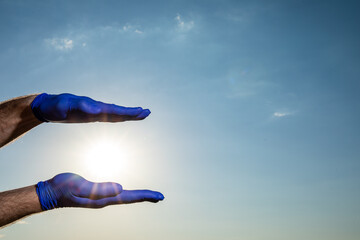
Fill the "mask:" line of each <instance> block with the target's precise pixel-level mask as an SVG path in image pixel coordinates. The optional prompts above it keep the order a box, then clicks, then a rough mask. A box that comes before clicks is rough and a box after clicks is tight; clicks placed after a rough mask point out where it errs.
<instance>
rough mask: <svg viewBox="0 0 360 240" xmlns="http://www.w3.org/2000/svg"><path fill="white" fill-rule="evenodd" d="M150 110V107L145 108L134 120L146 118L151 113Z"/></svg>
mask: <svg viewBox="0 0 360 240" xmlns="http://www.w3.org/2000/svg"><path fill="white" fill-rule="evenodd" d="M150 113H151V112H150V110H149V109H144V110H143V111H142V112H141V113H140V114H139V115H137V116H136V117H135V119H134V120H142V119H145V118H146V117H147V116H149V115H150Z"/></svg>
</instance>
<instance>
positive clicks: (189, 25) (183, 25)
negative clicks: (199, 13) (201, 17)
mask: <svg viewBox="0 0 360 240" xmlns="http://www.w3.org/2000/svg"><path fill="white" fill-rule="evenodd" d="M175 21H176V23H177V29H178V30H179V31H182V32H187V31H190V30H191V29H193V28H194V26H195V23H194V21H184V20H183V19H182V17H181V15H180V14H177V15H176V17H175Z"/></svg>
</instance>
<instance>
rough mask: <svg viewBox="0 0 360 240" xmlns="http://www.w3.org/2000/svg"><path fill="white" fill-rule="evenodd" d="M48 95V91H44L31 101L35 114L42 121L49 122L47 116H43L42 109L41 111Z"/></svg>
mask: <svg viewBox="0 0 360 240" xmlns="http://www.w3.org/2000/svg"><path fill="white" fill-rule="evenodd" d="M47 96H48V95H47V94H46V93H42V94H40V95H38V96H36V98H35V99H34V100H33V101H32V103H31V105H30V106H31V110H32V111H33V114H34V116H35V117H36V118H37V119H39V120H40V121H42V122H49V121H48V120H46V119H45V118H43V117H42V115H41V111H40V104H41V103H42V102H43V101H44V98H46V97H47Z"/></svg>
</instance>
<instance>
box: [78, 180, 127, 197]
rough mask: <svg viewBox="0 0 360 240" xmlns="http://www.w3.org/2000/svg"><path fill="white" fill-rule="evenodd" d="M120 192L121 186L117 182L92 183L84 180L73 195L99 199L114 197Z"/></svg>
mask: <svg viewBox="0 0 360 240" xmlns="http://www.w3.org/2000/svg"><path fill="white" fill-rule="evenodd" d="M121 192H122V186H121V185H120V184H118V183H113V182H105V183H94V182H89V181H86V180H85V181H84V182H83V183H82V184H81V185H80V188H79V191H78V192H77V193H75V195H76V196H78V197H82V198H89V199H101V198H108V197H115V196H117V195H118V194H119V193H121Z"/></svg>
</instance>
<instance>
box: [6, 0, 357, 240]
mask: <svg viewBox="0 0 360 240" xmlns="http://www.w3.org/2000/svg"><path fill="white" fill-rule="evenodd" d="M359 5H360V4H359V3H358V2H357V1H331V0H330V1H305V0H304V1H300V0H299V1H291V0H290V1H280V0H279V1H277V0H275V1H265V0H263V1H242V0H237V1H230V0H228V1H226V0H222V1H215V0H208V1H185V0H183V1H171V0H168V1H136V0H134V1H100V0H88V1H85V0H84V1H80V0H79V1H54V0H47V1H42V0H39V1H25V0H24V1H18V0H11V1H10V0H0V33H1V38H0V84H1V87H0V101H3V100H7V99H10V98H13V97H17V96H23V95H27V94H32V93H42V92H46V93H52V94H58V93H65V92H67V93H73V94H77V95H82V96H89V97H91V98H93V99H96V100H101V101H104V102H109V103H116V104H119V105H122V106H141V107H144V108H149V109H150V110H151V112H152V113H151V115H150V116H149V117H148V118H147V119H145V120H144V121H141V122H125V123H116V124H113V123H112V124H105V123H90V124H54V123H46V124H42V125H40V126H38V127H36V128H35V129H33V130H32V131H30V132H29V133H27V134H26V135H25V136H23V137H22V138H20V139H19V140H18V141H16V142H14V143H12V144H10V145H8V146H5V147H3V148H2V149H1V151H0V191H5V190H9V189H14V188H19V187H23V186H28V185H32V184H36V183H37V182H38V181H40V180H46V179H49V178H51V177H53V176H54V175H56V174H58V173H62V172H74V173H77V174H80V175H82V176H83V177H85V178H86V179H89V180H92V181H103V180H104V181H105V180H106V181H116V182H119V183H120V184H122V185H123V187H124V189H152V190H157V191H160V192H162V193H163V194H164V195H165V200H164V201H163V202H160V203H157V204H151V203H137V204H133V205H126V206H125V205H120V206H109V207H106V208H103V209H97V210H93V209H75V208H71V209H70V208H69V209H57V210H52V211H49V212H45V213H42V214H37V215H33V216H30V217H28V218H25V219H23V220H22V221H20V222H18V223H16V224H13V225H11V226H9V227H7V228H4V229H2V230H0V239H1V240H3V239H4V240H8V239H28V240H32V239H36V240H38V239H53V240H58V239H84V240H85V239H86V240H92V239H94V240H95V239H99V238H102V239H108V240H112V239H130V240H138V239H144V238H147V239H169V240H180V239H181V240H183V239H197V240H205V239H206V240H218V239H224V240H239V239H247V240H263V239H267V240H288V239H292V240H303V239H307V240H312V239H314V240H315V239H316V240H325V239H326V240H332V239H333V240H335V239H336V240H337V239H343V240H355V239H359V238H360V205H359V202H360V174H359V173H360V162H359V157H360V148H359V144H360V137H359V136H360V127H359V122H360V108H359V101H360V95H359V90H360V82H359V76H360V45H359V42H360V30H359V27H358V23H359V22H360V15H359V14H358V10H359V7H360V6H359ZM104 142H105V143H111V145H114V146H115V148H116V151H115V152H111V151H110V150H109V152H107V153H106V154H105V153H104V156H102V155H101V154H100V155H99V154H98V155H94V154H92V152H91V151H92V149H94V148H96V146H98V145H101V144H103V145H104ZM89 155H92V156H98V158H99V159H98V163H99V162H100V163H103V165H104V166H105V165H106V166H110V167H109V168H108V169H112V170H113V173H112V174H110V173H109V174H108V175H107V174H106V173H105V174H103V175H99V174H97V171H94V169H95V170H97V169H96V167H94V166H92V164H94V161H95V162H96V159H95V160H94V159H92V161H89V159H88V157H87V156H89ZM109 158H111V159H112V161H108V159H109ZM97 166H99V164H98V165H97Z"/></svg>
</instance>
